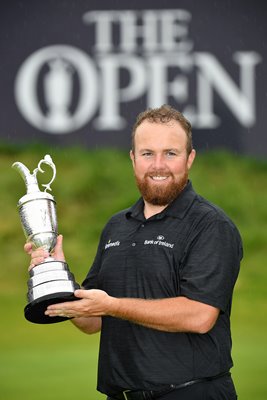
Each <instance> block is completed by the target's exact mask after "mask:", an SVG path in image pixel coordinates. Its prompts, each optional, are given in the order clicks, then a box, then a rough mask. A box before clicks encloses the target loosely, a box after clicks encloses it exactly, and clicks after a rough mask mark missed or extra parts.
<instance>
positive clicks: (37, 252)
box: [24, 235, 65, 270]
mask: <svg viewBox="0 0 267 400" xmlns="http://www.w3.org/2000/svg"><path fill="white" fill-rule="evenodd" d="M62 245H63V236H62V235H58V237H57V244H56V246H55V248H54V250H53V253H52V256H53V257H54V259H55V260H57V261H65V256H64V252H63V248H62ZM24 251H25V252H26V253H27V254H28V255H29V256H31V263H30V266H29V270H31V269H32V268H33V267H35V265H38V264H41V263H42V262H44V260H45V258H47V257H49V255H50V254H49V253H48V251H46V250H44V249H43V248H42V247H39V248H38V249H35V248H34V246H33V244H32V243H30V242H29V243H26V244H25V246H24Z"/></svg>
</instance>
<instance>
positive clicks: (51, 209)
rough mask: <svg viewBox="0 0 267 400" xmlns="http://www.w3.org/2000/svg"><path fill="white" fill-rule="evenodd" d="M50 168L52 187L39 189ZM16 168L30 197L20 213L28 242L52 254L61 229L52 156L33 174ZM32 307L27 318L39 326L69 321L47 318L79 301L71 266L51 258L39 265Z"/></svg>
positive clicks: (34, 272) (30, 288)
mask: <svg viewBox="0 0 267 400" xmlns="http://www.w3.org/2000/svg"><path fill="white" fill-rule="evenodd" d="M43 164H46V165H48V166H49V167H50V168H51V169H52V172H53V176H52V178H51V180H50V182H49V183H47V184H42V186H43V187H44V188H45V190H44V191H43V192H42V191H40V189H39V186H38V181H37V174H38V172H41V173H44V172H45V171H44V170H43V169H42V165H43ZM12 167H13V168H14V169H16V170H17V171H18V172H19V173H20V175H21V176H22V178H23V180H24V182H25V185H26V189H27V193H26V194H25V195H24V196H23V197H21V198H20V199H19V201H18V209H19V215H20V220H21V224H22V228H23V231H24V233H25V236H26V239H27V241H28V242H32V243H33V244H34V246H35V247H36V248H38V247H43V248H45V250H47V251H48V252H49V253H51V252H52V251H53V249H54V247H55V245H56V241H57V235H58V227H57V216H56V202H55V199H54V197H53V196H52V195H51V194H50V193H47V191H51V187H50V185H51V184H52V182H53V181H54V179H55V177H56V166H55V164H54V162H53V161H52V158H51V157H50V155H48V154H47V155H46V156H45V157H44V158H43V159H42V160H40V161H39V163H38V166H37V168H35V169H34V171H33V173H30V171H29V169H28V168H27V167H26V166H25V165H24V164H22V163H21V162H15V163H14V164H13V165H12ZM29 274H30V278H29V280H28V293H27V298H28V304H27V305H26V307H25V309H24V315H25V318H26V319H27V320H28V321H30V322H34V323H37V324H50V323H55V322H60V321H64V320H66V319H68V318H67V317H49V316H46V315H45V314H44V312H45V310H46V308H47V306H48V305H50V304H55V303H61V302H64V301H72V300H77V298H76V297H75V296H74V291H75V290H76V289H79V285H78V284H77V283H76V282H75V278H74V276H73V274H72V273H71V272H70V270H69V267H68V264H67V263H66V262H64V261H57V260H55V259H53V257H51V256H49V257H48V258H46V259H45V261H44V262H43V263H41V264H38V265H36V266H35V267H34V268H32V269H31V270H30V272H29Z"/></svg>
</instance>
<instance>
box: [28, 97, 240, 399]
mask: <svg viewBox="0 0 267 400" xmlns="http://www.w3.org/2000/svg"><path fill="white" fill-rule="evenodd" d="M195 155H196V152H195V150H194V149H193V147H192V133H191V125H190V123H189V121H188V120H187V119H186V118H185V117H184V116H183V115H182V114H181V113H180V112H178V111H177V110H175V109H173V108H171V107H170V106H167V105H163V106H161V107H160V108H156V109H149V110H147V111H145V112H143V113H141V114H140V115H139V116H138V117H137V120H136V123H135V125H134V128H133V133H132V150H131V152H130V157H131V160H132V164H133V170H134V174H135V179H136V183H137V186H138V188H139V190H140V193H141V195H142V197H141V198H140V199H139V200H138V201H137V203H136V204H134V205H133V206H132V207H131V208H129V209H127V210H123V211H121V212H119V213H117V214H116V215H114V216H113V217H112V218H111V219H110V220H109V222H108V223H107V225H106V226H105V228H104V230H103V232H102V235H101V238H100V242H99V246H98V250H97V254H96V257H95V260H94V262H93V265H92V267H91V269H90V271H89V272H88V274H87V277H86V279H85V280H84V282H83V289H82V290H77V291H76V292H75V295H76V297H77V298H78V299H79V300H77V301H75V302H66V303H61V304H54V305H51V306H49V307H48V309H47V310H46V315H48V316H50V317H51V318H53V317H54V316H68V317H71V318H72V319H71V321H72V323H73V324H74V325H75V326H77V327H78V328H79V329H81V330H82V331H83V332H85V333H89V334H91V333H94V332H98V331H99V330H101V340H100V352H99V367H98V384H97V388H98V390H99V391H100V392H102V393H104V394H106V395H107V396H108V398H107V399H108V400H113V399H114V400H116V399H117V400H125V399H126V400H148V399H151V400H152V399H159V400H189V399H190V400H204V399H205V400H214V399H216V400H223V399H224V400H234V399H236V398H237V396H236V391H235V388H234V384H233V381H232V378H231V374H230V369H231V367H232V366H233V362H232V358H231V331H230V311H231V303H232V295H233V289H234V285H235V282H236V279H237V276H238V273H239V267H240V260H241V259H242V241H241V238H240V235H239V232H238V230H237V228H236V226H235V225H234V224H233V222H232V221H231V220H230V219H229V218H228V217H227V216H226V215H225V213H224V212H223V211H222V210H221V209H219V208H218V207H216V206H215V205H213V204H211V203H210V202H208V201H207V200H205V199H204V198H202V197H201V196H200V195H198V194H197V193H196V192H195V191H194V189H193V187H192V183H191V182H190V181H189V179H188V174H189V170H190V168H191V167H192V165H193V162H194V159H195ZM25 251H26V252H27V253H28V254H30V255H31V267H34V266H35V265H36V264H39V263H40V262H42V261H43V260H44V258H45V257H46V256H47V255H48V254H46V253H45V252H44V250H43V249H37V250H34V249H33V248H32V246H31V244H26V245H25ZM53 256H54V257H55V258H56V259H58V260H62V261H64V253H63V250H62V236H61V235H60V236H59V237H58V242H57V246H56V248H55V250H54V254H53Z"/></svg>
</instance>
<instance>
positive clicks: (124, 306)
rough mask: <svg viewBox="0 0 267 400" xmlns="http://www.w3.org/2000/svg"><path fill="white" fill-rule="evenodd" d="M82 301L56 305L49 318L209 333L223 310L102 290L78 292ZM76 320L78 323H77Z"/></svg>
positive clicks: (181, 299)
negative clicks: (109, 318)
mask: <svg viewBox="0 0 267 400" xmlns="http://www.w3.org/2000/svg"><path fill="white" fill-rule="evenodd" d="M75 296H76V297H78V298H80V300H78V301H74V302H67V303H61V304H53V305H51V306H49V307H48V309H47V311H46V315H49V316H51V317H53V316H57V315H62V313H63V314H64V315H69V316H72V317H76V318H77V317H79V318H83V319H84V318H85V319H86V318H88V317H90V316H91V317H100V316H105V315H109V316H112V317H115V318H120V319H125V320H128V321H131V322H134V323H137V324H140V325H143V326H145V327H148V328H153V329H157V330H160V331H166V332H192V333H200V334H203V333H207V332H208V331H209V330H211V329H212V327H213V326H214V324H215V322H216V320H217V318H218V315H219V309H218V308H215V307H212V306H210V305H208V304H204V303H201V302H198V301H194V300H190V299H188V298H186V297H174V298H168V299H158V300H146V299H132V298H115V297H111V296H109V295H108V294H107V293H106V292H104V291H102V290H97V289H92V290H76V291H75ZM76 318H75V320H74V321H76Z"/></svg>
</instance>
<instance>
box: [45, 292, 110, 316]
mask: <svg viewBox="0 0 267 400" xmlns="http://www.w3.org/2000/svg"><path fill="white" fill-rule="evenodd" d="M74 294H75V296H76V297H77V298H79V299H80V300H77V301H71V302H65V303H59V304H53V305H50V306H49V307H48V308H47V310H46V312H45V314H46V315H48V316H50V317H57V316H60V317H68V318H80V317H100V316H103V315H108V314H109V312H110V309H111V308H112V303H113V300H115V299H114V298H113V297H111V296H109V295H108V294H107V293H106V292H104V291H103V290H98V289H92V290H82V289H79V290H76V291H75V292H74Z"/></svg>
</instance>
